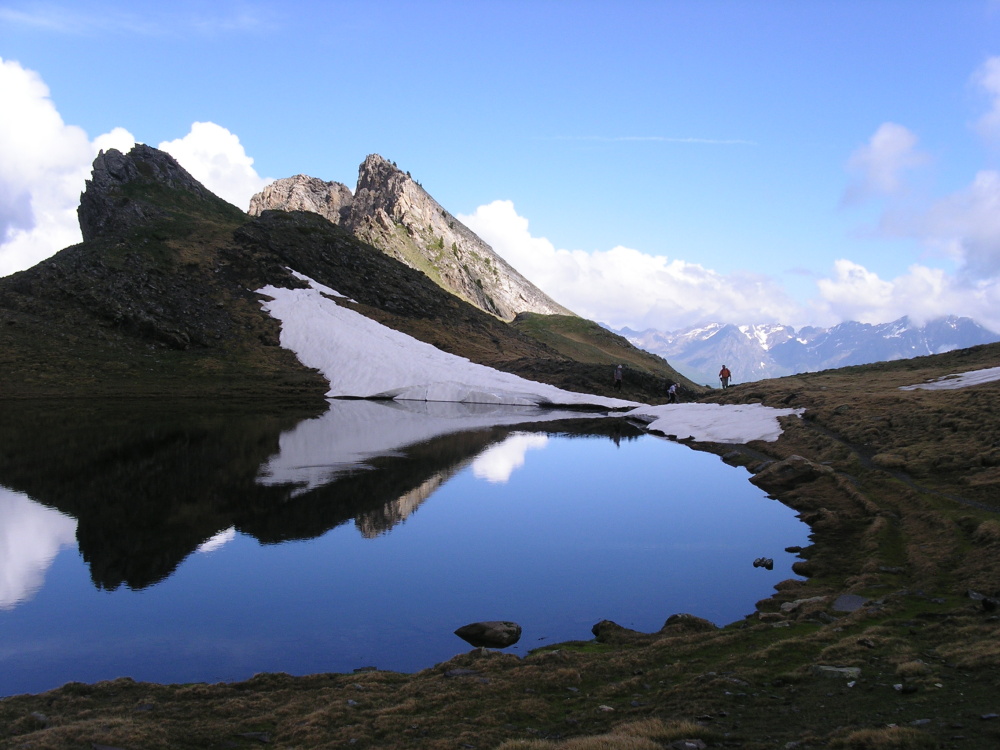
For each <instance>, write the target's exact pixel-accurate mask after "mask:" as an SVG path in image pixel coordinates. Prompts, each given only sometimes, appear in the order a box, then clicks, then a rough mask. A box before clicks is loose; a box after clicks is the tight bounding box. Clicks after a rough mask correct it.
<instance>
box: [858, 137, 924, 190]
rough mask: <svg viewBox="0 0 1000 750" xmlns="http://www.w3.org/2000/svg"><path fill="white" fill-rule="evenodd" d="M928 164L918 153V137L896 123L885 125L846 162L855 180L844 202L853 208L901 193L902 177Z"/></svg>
mask: <svg viewBox="0 0 1000 750" xmlns="http://www.w3.org/2000/svg"><path fill="white" fill-rule="evenodd" d="M926 162H927V155H926V154H924V153H922V152H920V151H918V150H917V136H916V135H914V134H913V133H912V132H911V131H910V130H908V129H907V128H905V127H903V126H902V125H897V124H896V123H893V122H886V123H883V124H882V125H880V126H879V127H878V130H876V131H875V133H874V134H873V135H872V137H871V138H870V139H869V140H868V143H866V144H865V145H864V146H861V147H860V148H858V149H857V150H856V151H855V152H854V153H853V154H851V157H850V159H848V162H847V170H848V171H849V172H850V173H851V175H852V180H851V182H850V184H849V185H848V187H847V190H846V191H845V192H844V199H843V200H844V203H845V204H848V205H853V204H857V203H860V202H862V201H864V200H867V199H868V198H872V197H875V196H879V195H893V194H897V193H899V192H900V191H901V190H902V189H903V187H904V182H903V174H904V173H905V172H906V171H908V170H910V169H913V168H914V167H918V166H920V165H921V164H924V163H926Z"/></svg>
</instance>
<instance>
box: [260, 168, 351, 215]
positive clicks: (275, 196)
mask: <svg viewBox="0 0 1000 750" xmlns="http://www.w3.org/2000/svg"><path fill="white" fill-rule="evenodd" d="M353 203H354V196H353V194H352V193H351V189H350V188H349V187H347V185H345V184H343V183H341V182H324V181H323V180H320V179H318V178H316V177H309V176H308V175H304V174H297V175H295V176H294V177H285V178H283V179H280V180H276V181H275V182H272V183H271V184H270V185H268V186H267V187H265V188H264V189H263V190H262V191H261V192H259V193H257V194H256V195H255V196H253V198H251V199H250V208H249V210H248V213H249V214H250V215H251V216H259V215H260V214H262V213H263V212H264V211H268V210H271V211H310V212H312V213H314V214H319V215H320V216H322V217H324V218H326V219H329V220H330V221H332V222H333V223H334V224H346V223H347V220H348V217H349V215H350V212H351V205H352V204H353Z"/></svg>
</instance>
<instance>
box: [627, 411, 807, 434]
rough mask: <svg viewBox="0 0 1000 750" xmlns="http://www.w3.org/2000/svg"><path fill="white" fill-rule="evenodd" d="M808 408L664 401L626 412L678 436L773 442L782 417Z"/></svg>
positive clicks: (651, 426)
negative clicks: (670, 402)
mask: <svg viewBox="0 0 1000 750" xmlns="http://www.w3.org/2000/svg"><path fill="white" fill-rule="evenodd" d="M804 411H805V409H773V408H771V407H769V406H763V405H762V404H735V405H728V404H727V405H724V404H665V405H663V406H640V407H638V408H637V409H633V410H632V411H629V412H626V416H628V417H632V418H634V419H638V420H641V421H643V422H646V423H647V424H646V427H647V429H649V430H653V431H656V432H661V433H663V434H664V435H668V436H671V437H675V438H677V439H678V440H694V441H696V442H706V443H746V442H749V441H751V440H765V441H767V442H773V441H775V440H777V439H778V438H779V437H780V436H781V425H780V424H779V422H778V419H779V418H780V417H787V416H791V415H801V414H802V413H803V412H804Z"/></svg>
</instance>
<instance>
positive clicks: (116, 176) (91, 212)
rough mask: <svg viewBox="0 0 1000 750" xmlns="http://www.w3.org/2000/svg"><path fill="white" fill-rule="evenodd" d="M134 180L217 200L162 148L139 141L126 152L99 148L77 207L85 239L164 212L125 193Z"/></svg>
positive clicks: (116, 231) (119, 230)
mask: <svg viewBox="0 0 1000 750" xmlns="http://www.w3.org/2000/svg"><path fill="white" fill-rule="evenodd" d="M134 183H159V184H162V185H166V186H168V187H171V188H175V189H180V190H186V191H188V192H191V193H194V194H195V195H197V196H198V197H200V198H208V199H210V200H213V201H216V200H220V199H219V198H217V197H216V196H215V195H214V194H213V193H212V192H211V191H209V190H208V188H206V187H205V186H204V185H202V184H201V183H200V182H198V180H196V179H195V178H194V177H192V176H191V174H190V173H189V172H188V171H187V170H186V169H184V167H182V166H181V165H180V164H178V163H177V160H176V159H174V157H172V156H171V155H170V154H168V153H166V152H165V151H159V150H157V149H155V148H152V147H150V146H147V145H145V144H142V143H137V144H136V145H135V146H133V147H132V149H131V150H130V151H129V152H128V153H127V154H123V153H122V152H121V151H119V150H118V149H115V148H112V149H108V150H107V151H101V152H100V153H99V154H98V155H97V158H96V159H94V167H93V173H92V176H91V178H90V179H89V180H87V182H86V187H85V189H84V191H83V193H82V194H81V195H80V207H79V208H78V209H77V216H78V217H79V220H80V231H81V232H82V233H83V239H84V240H92V239H96V238H98V237H103V236H107V235H117V234H122V233H124V232H127V231H128V230H129V229H131V228H133V227H135V226H137V225H138V224H142V223H145V222H147V221H149V220H150V219H152V218H156V217H158V216H162V215H163V211H162V210H161V209H159V208H157V207H156V206H154V205H152V204H151V203H149V202H144V201H140V200H137V199H135V198H133V197H129V196H128V195H127V191H126V190H125V187H126V186H127V185H130V184H134Z"/></svg>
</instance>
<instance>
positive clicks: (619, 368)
mask: <svg viewBox="0 0 1000 750" xmlns="http://www.w3.org/2000/svg"><path fill="white" fill-rule="evenodd" d="M621 389H622V366H621V365H618V366H617V367H616V368H615V390H616V391H620V390H621Z"/></svg>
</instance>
